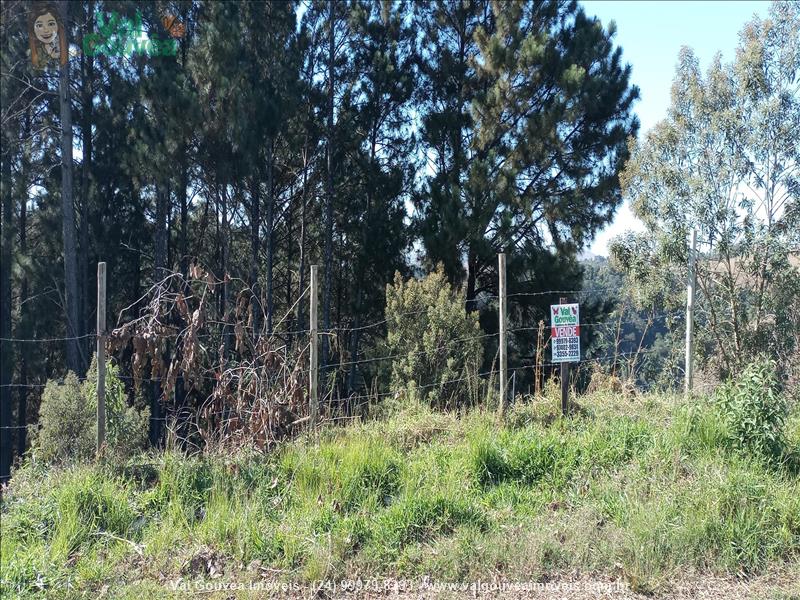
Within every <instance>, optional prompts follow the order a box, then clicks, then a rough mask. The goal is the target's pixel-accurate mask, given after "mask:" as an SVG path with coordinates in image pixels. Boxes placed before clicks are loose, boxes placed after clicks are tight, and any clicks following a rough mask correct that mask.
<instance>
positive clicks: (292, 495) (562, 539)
mask: <svg viewBox="0 0 800 600" xmlns="http://www.w3.org/2000/svg"><path fill="white" fill-rule="evenodd" d="M693 404H694V406H691V407H690V406H688V405H686V404H684V403H683V401H682V400H681V399H679V398H676V397H671V396H657V395H647V396H642V397H636V398H630V399H625V398H622V397H618V396H611V395H603V394H597V395H593V396H590V397H584V398H581V405H582V406H581V409H580V411H579V414H578V415H576V416H575V417H573V418H571V419H569V420H563V419H560V418H557V416H556V415H555V414H554V413H553V409H554V407H555V406H556V403H555V402H554V401H553V400H538V401H536V402H531V403H527V404H521V405H518V406H517V407H516V408H515V409H514V410H513V411H512V412H511V414H510V415H509V417H508V418H507V420H506V423H505V424H502V425H501V424H500V423H499V422H498V421H497V419H496V417H495V416H494V415H493V414H489V413H486V412H481V411H474V412H471V413H468V414H464V415H461V416H456V415H450V414H441V413H432V412H430V411H429V410H427V409H425V408H422V407H414V408H412V409H407V410H405V411H402V412H399V413H397V414H395V415H394V416H391V417H389V418H386V419H383V420H375V421H371V422H368V423H364V424H354V425H350V426H347V427H330V428H327V429H324V430H323V431H322V432H321V433H320V434H319V435H318V436H317V438H312V437H307V438H303V439H298V440H296V441H294V442H292V443H291V444H288V445H286V446H285V447H283V448H282V449H281V450H280V451H279V452H276V453H275V454H273V455H270V456H267V457H264V456H261V455H256V454H244V453H242V454H238V455H224V454H219V455H215V456H205V457H191V458H186V457H184V456H180V455H178V454H174V453H167V454H163V455H146V456H141V457H139V458H138V459H137V460H134V461H131V462H129V463H128V464H126V465H125V466H124V467H120V466H112V465H105V466H80V467H73V468H67V469H57V470H46V469H45V468H44V467H41V466H37V465H36V464H31V465H29V466H27V467H25V468H24V469H23V470H21V471H19V472H18V473H17V474H16V475H15V477H14V479H13V482H12V485H11V488H10V489H9V490H8V491H7V493H6V496H5V498H4V500H3V505H2V533H3V535H2V585H3V596H4V597H15V596H21V597H33V596H41V595H42V593H43V592H45V593H46V594H47V595H48V596H50V597H74V596H76V595H80V594H81V593H84V594H85V595H86V596H87V597H96V596H97V595H98V593H104V592H107V593H108V595H110V596H111V597H130V598H133V597H136V598H149V597H153V598H156V597H164V596H167V595H168V594H170V593H172V592H171V591H170V590H171V587H170V584H171V583H170V582H172V583H173V584H174V583H175V582H177V581H178V580H179V579H180V581H181V582H182V583H184V584H186V585H189V584H196V583H197V582H199V581H218V582H250V581H264V580H270V581H271V580H275V581H280V582H286V583H288V582H296V583H298V584H300V585H307V584H310V583H311V582H313V581H316V580H326V579H327V580H338V579H341V578H345V577H347V578H355V577H359V576H360V577H362V578H365V579H366V578H368V577H378V576H380V577H383V576H391V577H398V578H410V579H419V578H422V577H424V576H426V575H427V576H430V577H431V578H435V579H437V580H443V581H474V580H478V579H482V580H484V581H486V580H489V579H491V578H493V577H495V578H501V579H505V580H510V581H543V580H545V579H546V578H548V577H553V576H554V574H557V573H565V572H569V571H571V570H573V569H577V570H579V571H580V572H581V573H589V574H596V575H597V576H602V577H605V578H607V580H613V579H619V580H624V581H625V582H626V584H627V585H628V586H630V588H631V589H632V590H634V591H638V592H651V591H654V592H657V593H666V592H669V591H670V590H671V589H673V587H674V586H675V585H676V582H677V581H679V580H680V579H682V578H685V577H687V573H690V572H694V573H699V574H716V575H725V576H738V577H741V578H744V579H748V578H752V577H756V576H759V575H761V576H763V575H764V574H767V575H769V574H770V573H776V574H778V575H776V577H775V578H774V585H773V584H771V585H773V587H774V589H773V590H772V592H774V593H776V594H778V593H780V595H782V596H781V597H791V596H792V594H800V589H798V588H799V587H800V586H799V585H798V584H797V583H796V582H797V581H798V580H800V577H797V578H796V579H795V580H794V581H793V577H794V576H795V575H798V574H800V476H798V469H797V461H796V460H794V461H793V460H789V461H788V462H785V463H784V464H782V465H774V464H773V465H768V464H765V463H764V462H763V461H761V460H758V459H754V458H747V457H744V456H742V455H741V453H737V452H736V451H735V450H733V449H732V448H730V447H729V443H728V442H727V441H726V438H727V436H726V432H725V430H724V428H723V426H722V425H721V423H722V421H721V420H720V419H719V418H718V415H716V414H715V412H714V410H713V409H712V408H710V407H708V406H706V405H705V404H704V403H703V402H702V401H695V402H694V403H693ZM788 426H789V427H788V429H789V431H788V436H789V443H790V447H791V448H794V453H795V454H794V456H795V459H796V457H797V456H798V452H799V451H800V414H798V412H797V410H795V412H794V414H793V416H792V418H791V419H790V421H789V423H788ZM772 592H770V593H772ZM176 594H178V593H177V592H176ZM178 595H180V594H178ZM182 595H183V596H184V597H185V593H183V594H182ZM239 595H241V596H243V597H244V596H246V595H247V592H244V591H243V592H239ZM204 597H209V595H208V594H206V595H204ZM219 597H230V593H227V594H222V595H220V596H219Z"/></svg>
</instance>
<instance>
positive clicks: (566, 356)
mask: <svg viewBox="0 0 800 600" xmlns="http://www.w3.org/2000/svg"><path fill="white" fill-rule="evenodd" d="M550 337H551V340H550V344H551V345H552V347H553V362H578V361H580V359H581V325H580V309H579V306H578V304H552V305H551V306H550Z"/></svg>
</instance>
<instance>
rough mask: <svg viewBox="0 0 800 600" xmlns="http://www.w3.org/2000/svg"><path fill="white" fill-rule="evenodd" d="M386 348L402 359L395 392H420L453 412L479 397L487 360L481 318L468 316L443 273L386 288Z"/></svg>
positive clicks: (460, 296)
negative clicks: (481, 372) (481, 370)
mask: <svg viewBox="0 0 800 600" xmlns="http://www.w3.org/2000/svg"><path fill="white" fill-rule="evenodd" d="M386 321H387V327H388V335H387V346H388V350H389V352H390V354H392V355H398V358H397V359H396V360H395V361H394V362H393V364H392V374H391V389H392V391H393V392H397V393H404V392H408V391H413V390H419V397H420V399H422V400H424V401H426V402H428V403H430V404H431V405H432V406H435V407H438V408H454V407H457V406H461V405H463V404H466V403H467V402H470V401H471V402H473V403H474V402H477V400H478V399H479V397H480V394H479V392H478V390H479V389H480V379H479V378H478V377H477V374H478V369H479V365H480V364H481V360H482V357H483V346H482V345H481V339H480V335H481V329H480V325H479V323H478V315H477V313H467V311H466V309H465V304H464V296H463V294H461V293H456V292H455V291H454V290H453V289H452V288H451V286H450V284H449V283H448V282H447V279H446V277H445V275H444V272H443V271H442V269H441V268H439V269H438V270H436V271H435V272H433V273H431V274H430V275H428V276H427V277H425V278H424V279H421V280H415V279H412V280H410V281H403V279H402V278H401V277H400V274H399V273H397V274H396V275H395V280H394V285H388V286H387V287H386Z"/></svg>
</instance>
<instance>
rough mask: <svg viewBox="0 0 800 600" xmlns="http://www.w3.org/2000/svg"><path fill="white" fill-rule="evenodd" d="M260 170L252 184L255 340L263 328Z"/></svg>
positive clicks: (251, 279) (251, 267)
mask: <svg viewBox="0 0 800 600" xmlns="http://www.w3.org/2000/svg"><path fill="white" fill-rule="evenodd" d="M257 173H258V170H256V172H255V173H254V174H253V179H252V180H251V182H250V289H251V290H252V294H253V295H252V298H251V300H250V310H251V311H252V312H253V338H256V337H257V336H258V333H259V327H260V326H261V319H260V316H261V298H260V297H259V290H258V254H259V252H260V251H261V243H260V238H259V233H260V231H259V230H260V227H261V194H260V193H259V192H260V190H259V187H260V185H261V182H260V181H259V179H258V174H257Z"/></svg>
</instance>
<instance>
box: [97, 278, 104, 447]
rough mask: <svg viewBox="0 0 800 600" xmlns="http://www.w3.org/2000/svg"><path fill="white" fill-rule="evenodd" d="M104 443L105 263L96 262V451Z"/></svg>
mask: <svg viewBox="0 0 800 600" xmlns="http://www.w3.org/2000/svg"><path fill="white" fill-rule="evenodd" d="M105 443H106V263H104V262H100V263H97V453H98V454H100V453H101V452H102V450H103V445H104V444H105Z"/></svg>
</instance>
